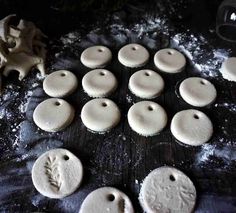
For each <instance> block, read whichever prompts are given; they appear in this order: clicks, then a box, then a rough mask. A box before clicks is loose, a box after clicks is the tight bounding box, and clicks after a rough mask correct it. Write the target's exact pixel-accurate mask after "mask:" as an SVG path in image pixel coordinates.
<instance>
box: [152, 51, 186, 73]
mask: <svg viewBox="0 0 236 213" xmlns="http://www.w3.org/2000/svg"><path fill="white" fill-rule="evenodd" d="M154 63H155V65H156V67H157V68H158V69H159V70H161V71H163V72H167V73H179V72H181V71H183V70H184V68H185V65H186V59H185V57H184V55H183V54H182V53H180V52H179V51H177V50H175V49H171V48H166V49H162V50H159V51H158V52H157V53H156V54H155V55H154Z"/></svg>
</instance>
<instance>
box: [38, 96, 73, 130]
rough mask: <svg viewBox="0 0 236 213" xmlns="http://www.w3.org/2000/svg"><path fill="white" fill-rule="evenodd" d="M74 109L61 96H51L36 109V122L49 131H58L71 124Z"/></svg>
mask: <svg viewBox="0 0 236 213" xmlns="http://www.w3.org/2000/svg"><path fill="white" fill-rule="evenodd" d="M74 114H75V112H74V109H73V107H72V106H71V105H70V104H69V103H67V102H66V101H64V100H62V99H59V98H49V99H47V100H45V101H43V102H41V103H40V104H39V105H38V106H37V107H36V108H35V110H34V113H33V119H34V122H35V124H36V125H37V126H38V127H39V128H40V129H42V130H44V131H47V132H58V131H60V130H63V129H65V128H66V127H67V126H69V125H70V124H71V122H72V121H73V118H74Z"/></svg>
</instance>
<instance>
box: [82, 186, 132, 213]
mask: <svg viewBox="0 0 236 213" xmlns="http://www.w3.org/2000/svg"><path fill="white" fill-rule="evenodd" d="M106 212H107V213H109V212H110V213H121V212H122V213H134V209H133V206H132V203H131V201H130V199H129V197H128V196H127V195H126V194H124V193H123V192H121V191H120V190H118V189H116V188H113V187H102V188H99V189H96V190H94V191H92V192H91V193H90V194H89V195H88V196H87V197H86V198H85V200H84V202H83V203H82V205H81V208H80V211H79V213H106Z"/></svg>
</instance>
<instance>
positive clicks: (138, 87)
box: [129, 70, 164, 99]
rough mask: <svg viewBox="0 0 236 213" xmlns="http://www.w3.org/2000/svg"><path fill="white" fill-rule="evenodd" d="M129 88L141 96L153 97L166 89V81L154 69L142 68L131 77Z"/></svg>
mask: <svg viewBox="0 0 236 213" xmlns="http://www.w3.org/2000/svg"><path fill="white" fill-rule="evenodd" d="M129 89H130V91H131V92H132V93H133V94H134V95H136V96H138V97H140V98H146V99H152V98H156V97H157V96H159V95H160V93H161V92H162V90H163V89H164V81H163V79H162V77H161V76H160V75H159V74H157V73H156V72H154V71H152V70H140V71H138V72H136V73H134V74H133V75H132V76H131V77H130V79H129Z"/></svg>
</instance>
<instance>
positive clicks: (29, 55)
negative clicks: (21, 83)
mask: <svg viewBox="0 0 236 213" xmlns="http://www.w3.org/2000/svg"><path fill="white" fill-rule="evenodd" d="M13 17H15V15H9V16H7V17H5V18H4V19H2V20H0V75H2V74H3V75H5V76H8V74H9V73H10V72H12V71H17V72H19V80H22V79H23V78H24V77H25V76H26V75H27V74H28V72H29V71H30V70H32V69H33V68H36V69H38V70H39V71H40V73H41V75H42V76H45V65H44V64H45V63H44V61H45V57H46V49H45V47H46V44H45V43H44V42H43V39H44V38H45V37H46V36H45V35H44V34H43V33H42V32H41V31H40V30H39V29H38V28H37V27H36V26H35V25H34V24H33V23H32V22H29V21H25V20H20V22H19V24H18V25H16V26H14V25H12V24H11V19H12V18H13ZM0 77H1V76H0ZM0 88H1V85H0ZM0 92H1V90H0Z"/></svg>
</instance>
